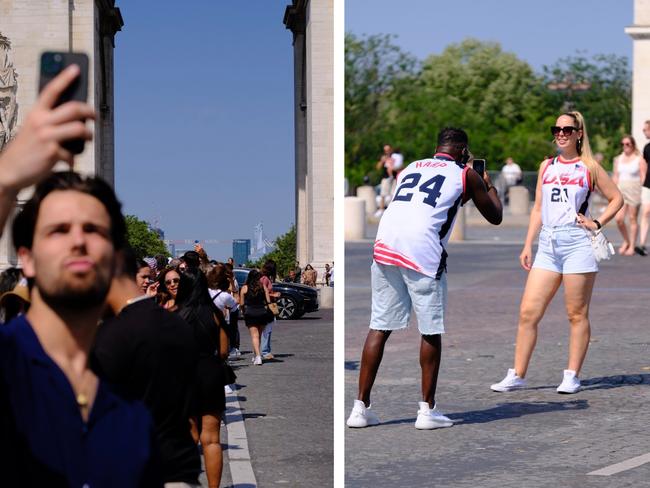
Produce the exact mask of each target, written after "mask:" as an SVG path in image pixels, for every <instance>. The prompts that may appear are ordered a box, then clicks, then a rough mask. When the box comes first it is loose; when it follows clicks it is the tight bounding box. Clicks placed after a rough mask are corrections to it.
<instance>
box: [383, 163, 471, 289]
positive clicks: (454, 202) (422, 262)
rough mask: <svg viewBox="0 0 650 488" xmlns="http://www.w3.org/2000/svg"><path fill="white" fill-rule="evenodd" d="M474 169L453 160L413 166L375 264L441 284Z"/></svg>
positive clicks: (389, 215) (401, 183) (386, 218)
mask: <svg viewBox="0 0 650 488" xmlns="http://www.w3.org/2000/svg"><path fill="white" fill-rule="evenodd" d="M467 170H468V168H467V167H465V166H461V165H459V164H458V163H456V161H454V160H453V158H452V157H451V156H449V155H447V154H442V153H438V154H436V155H435V156H434V157H433V158H432V159H422V160H420V161H414V162H412V163H411V164H409V165H408V166H407V167H406V168H405V169H404V170H403V171H402V172H401V173H400V174H399V177H398V179H397V184H396V187H395V188H396V189H395V194H394V195H393V199H392V201H391V203H390V205H389V206H388V208H387V209H386V211H385V212H384V214H383V216H382V218H381V221H380V222H379V230H378V231H377V237H376V240H375V246H374V252H373V258H374V260H375V261H376V262H377V263H379V264H385V265H391V266H401V267H404V268H408V269H412V270H415V271H417V272H419V273H422V274H424V275H427V276H431V277H435V278H436V279H440V277H441V275H442V273H443V272H444V271H445V266H446V257H447V252H446V251H445V246H446V245H447V241H448V240H449V235H450V234H451V229H452V226H453V225H454V221H455V219H456V214H457V212H458V209H459V207H460V206H461V205H462V200H463V195H464V193H465V175H466V174H467Z"/></svg>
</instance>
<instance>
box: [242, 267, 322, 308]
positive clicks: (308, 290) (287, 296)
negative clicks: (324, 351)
mask: <svg viewBox="0 0 650 488" xmlns="http://www.w3.org/2000/svg"><path fill="white" fill-rule="evenodd" d="M249 271H250V269H248V268H235V269H234V270H233V272H234V274H235V279H236V280H237V283H238V284H239V288H240V289H241V287H242V286H244V284H245V283H246V278H247V277H248V272H249ZM273 291H275V292H280V298H276V300H275V303H277V304H278V308H279V309H280V314H279V315H278V318H279V319H282V320H295V319H299V318H300V317H302V316H303V315H304V314H306V313H309V312H315V311H317V310H318V292H317V291H316V289H315V288H312V287H311V286H307V285H301V284H298V283H280V282H276V283H273Z"/></svg>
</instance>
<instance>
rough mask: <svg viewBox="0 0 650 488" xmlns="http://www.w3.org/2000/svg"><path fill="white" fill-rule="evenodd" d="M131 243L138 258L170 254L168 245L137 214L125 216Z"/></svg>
mask: <svg viewBox="0 0 650 488" xmlns="http://www.w3.org/2000/svg"><path fill="white" fill-rule="evenodd" d="M125 220H126V232H127V237H128V240H129V244H130V245H131V247H132V248H133V251H134V252H135V254H136V256H137V257H138V258H144V257H147V256H155V255H156V254H163V255H165V256H169V252H168V251H167V246H165V243H164V242H163V241H162V240H161V239H160V236H159V235H158V234H157V233H156V232H155V231H153V230H151V228H150V227H149V224H147V223H146V222H145V221H144V220H140V219H139V218H138V217H136V216H135V215H127V216H125Z"/></svg>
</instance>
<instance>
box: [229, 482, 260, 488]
mask: <svg viewBox="0 0 650 488" xmlns="http://www.w3.org/2000/svg"><path fill="white" fill-rule="evenodd" d="M256 487H257V485H254V484H252V483H237V484H234V485H228V486H226V487H224V488H256Z"/></svg>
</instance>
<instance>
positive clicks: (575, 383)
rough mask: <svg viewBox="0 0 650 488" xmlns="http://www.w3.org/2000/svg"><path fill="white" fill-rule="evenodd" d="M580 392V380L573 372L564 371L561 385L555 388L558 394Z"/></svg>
mask: <svg viewBox="0 0 650 488" xmlns="http://www.w3.org/2000/svg"><path fill="white" fill-rule="evenodd" d="M579 390H580V380H579V379H578V377H577V376H576V372H575V371H571V370H570V369H565V370H564V378H563V379H562V383H560V386H558V387H557V392H558V393H576V392H577V391H579Z"/></svg>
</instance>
